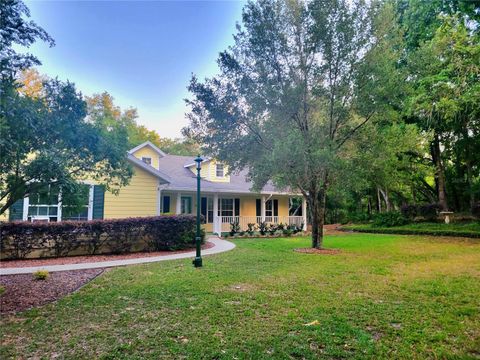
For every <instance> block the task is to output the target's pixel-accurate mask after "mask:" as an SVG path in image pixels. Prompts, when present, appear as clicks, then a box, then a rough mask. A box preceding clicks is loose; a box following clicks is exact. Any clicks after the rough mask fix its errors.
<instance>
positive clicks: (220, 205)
mask: <svg viewBox="0 0 480 360" xmlns="http://www.w3.org/2000/svg"><path fill="white" fill-rule="evenodd" d="M222 200H232V206H233V208H232V214H233V215H232V216H233V217H235V216H237V214H236V213H235V198H230V197H221V198H220V197H219V198H218V212H219V213H220V215H219V216H224V215H222V210H223V209H222ZM214 215H215V213H214ZM226 216H230V215H226Z"/></svg>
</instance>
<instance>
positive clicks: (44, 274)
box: [33, 270, 49, 280]
mask: <svg viewBox="0 0 480 360" xmlns="http://www.w3.org/2000/svg"><path fill="white" fill-rule="evenodd" d="M48 275H49V274H48V271H47V270H37V271H35V272H34V273H33V278H34V279H35V280H46V279H47V278H48Z"/></svg>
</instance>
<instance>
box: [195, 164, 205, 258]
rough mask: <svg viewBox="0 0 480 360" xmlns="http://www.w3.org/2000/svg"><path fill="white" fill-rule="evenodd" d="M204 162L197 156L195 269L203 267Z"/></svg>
mask: <svg viewBox="0 0 480 360" xmlns="http://www.w3.org/2000/svg"><path fill="white" fill-rule="evenodd" d="M202 161H203V159H202V158H201V157H200V155H198V156H197V158H196V159H195V162H196V163H197V234H196V237H195V243H196V245H197V254H196V256H195V260H193V265H194V266H195V267H202V255H201V253H200V250H201V249H200V245H201V242H202V238H201V236H200V206H201V203H200V201H201V199H200V170H201V169H202V165H201V164H202Z"/></svg>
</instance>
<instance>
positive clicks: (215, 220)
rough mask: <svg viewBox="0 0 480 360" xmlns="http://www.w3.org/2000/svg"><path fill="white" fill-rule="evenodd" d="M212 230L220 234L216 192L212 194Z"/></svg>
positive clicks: (220, 226) (220, 227)
mask: <svg viewBox="0 0 480 360" xmlns="http://www.w3.org/2000/svg"><path fill="white" fill-rule="evenodd" d="M213 232H214V233H216V234H218V235H221V233H222V225H221V223H220V218H219V216H218V194H213Z"/></svg>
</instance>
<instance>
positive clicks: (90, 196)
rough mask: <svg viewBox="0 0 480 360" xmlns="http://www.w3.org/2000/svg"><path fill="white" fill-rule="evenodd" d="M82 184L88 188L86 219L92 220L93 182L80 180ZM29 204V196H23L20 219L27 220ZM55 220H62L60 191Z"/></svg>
mask: <svg viewBox="0 0 480 360" xmlns="http://www.w3.org/2000/svg"><path fill="white" fill-rule="evenodd" d="M81 183H82V184H85V185H88V186H89V187H90V188H89V190H88V215H87V220H88V221H90V220H93V189H94V185H93V183H91V182H89V181H82V182H81ZM29 206H30V197H28V196H27V197H24V198H23V214H22V220H23V221H28V209H29ZM56 206H57V221H62V193H61V192H60V193H59V195H58V203H57V205H56ZM41 216H42V215H38V216H37V218H38V219H40V217H41Z"/></svg>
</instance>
